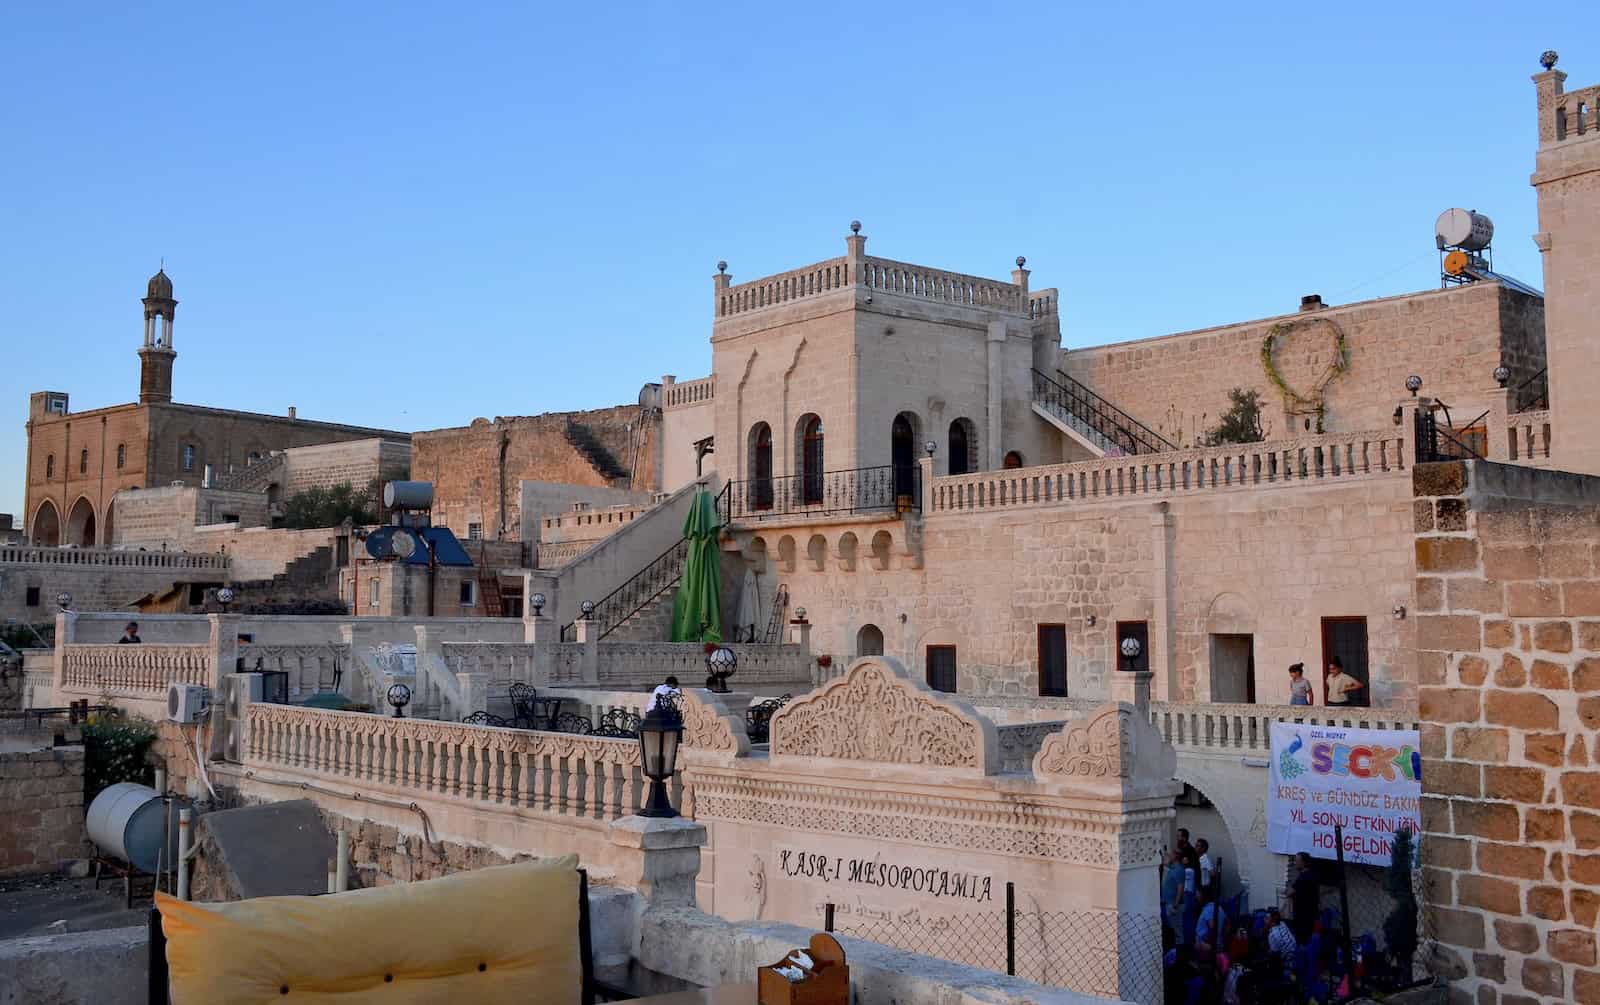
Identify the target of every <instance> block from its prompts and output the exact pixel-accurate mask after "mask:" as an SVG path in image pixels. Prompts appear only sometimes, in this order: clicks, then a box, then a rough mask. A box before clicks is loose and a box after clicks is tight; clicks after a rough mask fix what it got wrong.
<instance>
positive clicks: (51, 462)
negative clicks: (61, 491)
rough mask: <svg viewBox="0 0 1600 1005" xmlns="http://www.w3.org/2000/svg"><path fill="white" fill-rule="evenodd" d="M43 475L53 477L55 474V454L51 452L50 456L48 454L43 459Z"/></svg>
mask: <svg viewBox="0 0 1600 1005" xmlns="http://www.w3.org/2000/svg"><path fill="white" fill-rule="evenodd" d="M44 476H45V477H46V478H54V477H55V476H56V455H55V454H51V455H50V456H48V457H46V458H45V459H44Z"/></svg>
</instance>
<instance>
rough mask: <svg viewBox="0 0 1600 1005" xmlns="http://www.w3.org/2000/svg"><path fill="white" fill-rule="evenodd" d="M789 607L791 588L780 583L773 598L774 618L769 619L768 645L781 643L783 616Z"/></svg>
mask: <svg viewBox="0 0 1600 1005" xmlns="http://www.w3.org/2000/svg"><path fill="white" fill-rule="evenodd" d="M788 606H789V587H788V585H787V584H784V583H779V584H778V592H777V593H775V594H773V596H772V616H771V617H770V618H768V619H767V638H766V643H767V645H769V646H770V645H772V644H773V643H774V642H778V641H780V639H779V635H780V633H781V632H782V631H783V614H784V611H785V610H786V609H787V608H788Z"/></svg>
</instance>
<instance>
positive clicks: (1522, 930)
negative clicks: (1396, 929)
mask: <svg viewBox="0 0 1600 1005" xmlns="http://www.w3.org/2000/svg"><path fill="white" fill-rule="evenodd" d="M1414 485H1415V493H1416V502H1415V520H1416V545H1415V547H1416V557H1417V580H1416V593H1417V607H1418V610H1419V612H1420V614H1419V617H1418V618H1417V649H1418V654H1417V655H1418V672H1419V674H1420V678H1421V684H1422V687H1421V703H1420V712H1421V716H1420V717H1421V719H1422V722H1423V726H1422V744H1423V756H1425V757H1427V758H1428V759H1429V766H1428V769H1427V770H1426V771H1425V772H1424V774H1423V791H1424V793H1425V798H1424V800H1423V814H1422V819H1423V827H1424V828H1425V830H1426V832H1427V833H1426V835H1425V836H1424V838H1423V842H1422V853H1423V861H1424V865H1425V866H1426V870H1425V878H1426V889H1427V900H1428V903H1429V905H1430V907H1431V912H1430V913H1431V931H1432V933H1433V934H1434V936H1435V937H1436V938H1437V939H1438V940H1439V942H1440V945H1441V949H1440V953H1441V956H1442V963H1443V966H1444V968H1445V970H1446V972H1447V973H1448V974H1449V975H1450V976H1451V977H1452V978H1453V979H1454V980H1455V986H1456V989H1457V990H1458V992H1461V993H1463V994H1465V995H1472V994H1475V995H1476V996H1477V997H1476V1000H1477V1001H1479V1002H1494V1001H1496V996H1497V995H1498V996H1499V999H1498V1000H1499V1001H1500V1002H1505V1003H1511V1002H1518V1003H1523V1002H1551V1003H1553V1002H1600V966H1597V964H1600V959H1597V950H1596V943H1595V923H1596V920H1597V917H1600V893H1597V892H1596V887H1597V886H1600V770H1597V769H1596V764H1597V763H1600V748H1597V747H1596V731H1597V729H1600V568H1597V566H1596V557H1597V554H1600V479H1597V478H1592V477H1586V476H1580V475H1572V474H1566V473H1562V472H1554V471H1538V470H1533V469H1529V468H1518V467H1512V466H1506V465H1498V464H1491V463H1487V462H1474V463H1472V464H1463V463H1452V464H1437V465H1426V466H1423V467H1419V468H1418V469H1417V470H1416V472H1415V478H1414ZM1463 1000H1466V999H1465V998H1464V999H1463Z"/></svg>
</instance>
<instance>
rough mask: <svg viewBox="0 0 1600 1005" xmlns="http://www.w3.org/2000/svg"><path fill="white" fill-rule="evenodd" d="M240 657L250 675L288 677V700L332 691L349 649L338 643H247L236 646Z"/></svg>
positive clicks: (346, 666) (347, 665) (346, 665)
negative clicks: (281, 675) (269, 674)
mask: <svg viewBox="0 0 1600 1005" xmlns="http://www.w3.org/2000/svg"><path fill="white" fill-rule="evenodd" d="M239 656H240V658H241V659H242V660H243V661H244V662H243V664H242V665H243V666H244V668H245V670H246V671H248V672H250V673H258V672H269V673H270V672H279V673H286V674H288V675H289V694H290V696H291V697H293V696H298V695H309V694H315V693H317V692H318V691H325V690H332V689H333V688H334V685H335V683H336V682H337V681H338V680H339V679H340V677H341V676H342V675H343V674H344V672H345V671H347V670H349V669H350V665H351V664H350V647H349V646H347V645H342V644H338V643H310V644H304V645H250V644H246V645H242V646H240V647H239Z"/></svg>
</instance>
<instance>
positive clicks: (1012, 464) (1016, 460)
mask: <svg viewBox="0 0 1600 1005" xmlns="http://www.w3.org/2000/svg"><path fill="white" fill-rule="evenodd" d="M1000 466H1001V467H1002V468H1005V469H1007V470H1011V469H1014V468H1023V467H1027V465H1026V464H1024V463H1023V462H1022V451H1020V450H1008V451H1006V456H1005V460H1004V461H1002V462H1001V463H1000Z"/></svg>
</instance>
